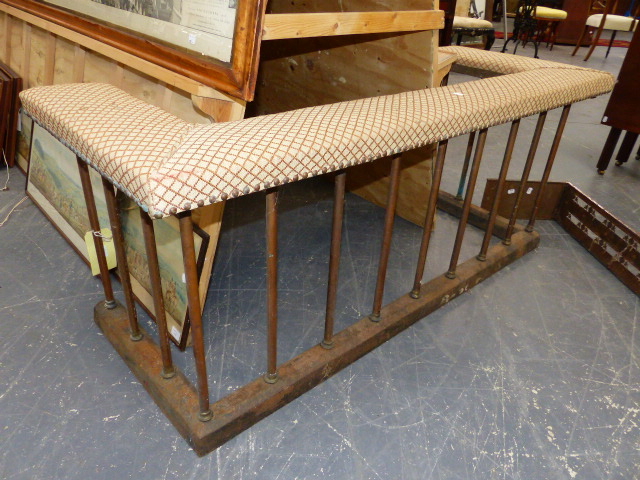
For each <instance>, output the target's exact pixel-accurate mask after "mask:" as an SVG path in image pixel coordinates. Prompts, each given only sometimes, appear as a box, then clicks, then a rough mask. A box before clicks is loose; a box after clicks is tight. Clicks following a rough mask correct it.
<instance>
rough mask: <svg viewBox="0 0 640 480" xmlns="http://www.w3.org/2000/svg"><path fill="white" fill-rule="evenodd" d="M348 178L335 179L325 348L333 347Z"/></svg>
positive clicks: (339, 176)
mask: <svg viewBox="0 0 640 480" xmlns="http://www.w3.org/2000/svg"><path fill="white" fill-rule="evenodd" d="M346 178H347V174H346V172H344V171H341V172H338V173H337V174H336V177H335V187H334V199H333V225H332V227H331V250H330V253H329V283H328V286H327V310H326V315H325V320H324V339H323V340H322V343H321V345H322V346H323V347H324V348H331V347H333V326H334V323H335V313H336V296H337V291H338V275H339V272H340V250H341V247H342V224H343V220H344V194H345V181H346Z"/></svg>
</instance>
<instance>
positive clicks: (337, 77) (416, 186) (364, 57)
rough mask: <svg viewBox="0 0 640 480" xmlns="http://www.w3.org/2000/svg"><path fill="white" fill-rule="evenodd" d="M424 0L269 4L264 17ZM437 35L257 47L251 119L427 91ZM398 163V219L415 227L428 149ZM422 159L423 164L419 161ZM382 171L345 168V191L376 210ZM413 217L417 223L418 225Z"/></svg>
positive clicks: (412, 5) (275, 0)
mask: <svg viewBox="0 0 640 480" xmlns="http://www.w3.org/2000/svg"><path fill="white" fill-rule="evenodd" d="M433 7H434V4H433V2H431V1H424V0H422V1H421V0H405V1H401V0H322V1H316V2H305V1H304V0H286V1H285V0H272V1H271V2H270V3H269V6H268V13H276V14H278V13H285V12H293V13H305V12H306V13H311V12H326V11H342V12H350V11H352V12H357V11H374V10H380V11H391V10H418V9H430V8H433ZM436 43H437V35H434V34H433V33H432V32H413V33H401V34H376V35H358V36H341V37H324V38H310V39H295V40H274V41H269V42H264V43H263V45H262V52H261V61H260V69H259V73H258V82H257V87H256V100H255V101H254V102H253V103H252V104H251V105H249V107H248V111H249V112H250V114H251V115H263V114H268V113H276V112H281V111H286V110H292V109H295V108H303V107H308V106H312V105H322V104H326V103H333V102H340V101H345V100H354V99H358V98H365V97H373V96H378V95H389V94H395V93H399V92H403V91H408V90H417V89H421V88H425V87H430V86H431V85H432V82H433V73H434V72H433V69H434V56H435V52H436V47H437V45H436ZM418 152H419V154H420V155H422V158H417V157H416V155H417V154H416V153H413V154H412V155H411V156H410V157H406V158H403V164H404V169H403V174H402V180H401V182H402V188H401V189H400V191H401V192H402V193H401V196H400V198H399V201H398V213H399V215H400V216H402V217H404V218H406V219H408V220H410V221H413V222H415V223H420V222H422V221H423V220H424V215H425V213H426V198H427V194H428V187H429V185H430V178H431V174H430V172H431V155H432V151H431V149H430V148H425V149H421V150H419V151H418ZM421 162H423V163H421ZM387 174H388V168H386V167H385V164H383V163H380V164H379V165H375V166H373V167H367V168H361V169H352V171H350V173H349V179H348V187H349V188H350V189H351V190H353V191H355V192H356V193H358V194H359V195H361V196H363V197H364V198H366V199H368V200H370V201H373V202H374V203H376V204H378V205H382V204H384V203H385V202H386V192H387V180H386V179H385V177H386V175H387ZM418 219H421V220H418Z"/></svg>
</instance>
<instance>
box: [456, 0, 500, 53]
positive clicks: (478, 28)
mask: <svg viewBox="0 0 640 480" xmlns="http://www.w3.org/2000/svg"><path fill="white" fill-rule="evenodd" d="M472 9H473V11H474V14H473V15H475V16H477V15H478V12H477V10H476V6H475V2H474V1H473V0H459V1H458V2H457V3H456V10H455V16H454V17H453V35H454V36H455V35H457V37H456V45H460V44H461V43H462V37H464V36H469V37H484V38H485V41H484V49H485V50H490V49H491V46H492V45H493V42H494V41H495V39H496V34H495V29H494V28H493V24H492V23H491V22H490V21H488V20H483V19H481V18H475V17H474V16H470V15H469V13H470V11H471V10H472Z"/></svg>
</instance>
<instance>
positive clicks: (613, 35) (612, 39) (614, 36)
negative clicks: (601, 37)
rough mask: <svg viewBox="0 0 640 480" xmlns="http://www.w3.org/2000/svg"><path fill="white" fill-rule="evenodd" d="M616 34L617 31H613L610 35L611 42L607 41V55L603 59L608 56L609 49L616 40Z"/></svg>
mask: <svg viewBox="0 0 640 480" xmlns="http://www.w3.org/2000/svg"><path fill="white" fill-rule="evenodd" d="M616 33H617V30H614V31H613V32H612V33H611V40H609V46H608V47H607V53H606V54H605V56H604V58H607V57H608V56H609V52H610V51H611V47H613V41H614V40H615V39H616Z"/></svg>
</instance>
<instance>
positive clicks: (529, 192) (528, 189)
mask: <svg viewBox="0 0 640 480" xmlns="http://www.w3.org/2000/svg"><path fill="white" fill-rule="evenodd" d="M531 192H533V187H529V188H527V195H531Z"/></svg>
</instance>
